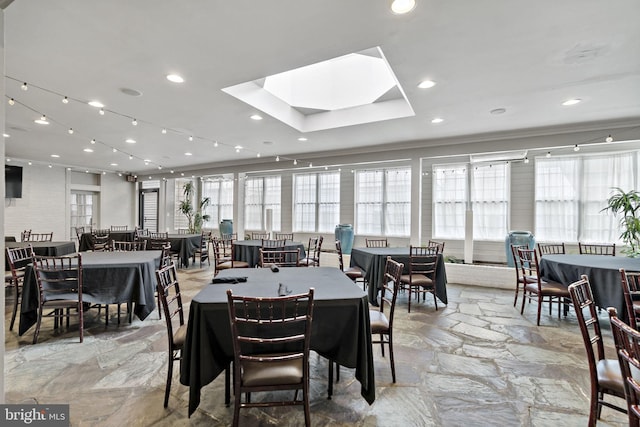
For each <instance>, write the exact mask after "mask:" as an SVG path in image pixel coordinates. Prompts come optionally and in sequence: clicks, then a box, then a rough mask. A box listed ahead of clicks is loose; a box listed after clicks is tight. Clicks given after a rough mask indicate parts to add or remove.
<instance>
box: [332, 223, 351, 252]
mask: <svg viewBox="0 0 640 427" xmlns="http://www.w3.org/2000/svg"><path fill="white" fill-rule="evenodd" d="M335 236H336V240H340V245H341V246H342V253H343V254H345V255H350V254H351V249H352V248H353V226H352V225H351V224H338V225H336V230H335Z"/></svg>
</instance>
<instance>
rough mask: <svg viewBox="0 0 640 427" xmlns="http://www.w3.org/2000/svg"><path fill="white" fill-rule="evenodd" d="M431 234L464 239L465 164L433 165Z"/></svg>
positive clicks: (442, 237)
mask: <svg viewBox="0 0 640 427" xmlns="http://www.w3.org/2000/svg"><path fill="white" fill-rule="evenodd" d="M432 177H433V236H434V237H435V238H439V239H464V221H465V210H466V209H465V207H466V202H467V194H468V192H467V165H466V164H455V165H434V166H433V169H432Z"/></svg>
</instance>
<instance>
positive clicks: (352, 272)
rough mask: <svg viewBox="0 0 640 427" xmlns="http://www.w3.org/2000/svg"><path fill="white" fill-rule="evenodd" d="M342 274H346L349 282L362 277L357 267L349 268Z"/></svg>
mask: <svg viewBox="0 0 640 427" xmlns="http://www.w3.org/2000/svg"><path fill="white" fill-rule="evenodd" d="M344 274H346V275H347V277H349V278H350V279H351V280H356V279H360V278H361V277H364V272H363V271H362V270H361V269H359V268H358V267H350V268H348V269H347V270H345V271H344Z"/></svg>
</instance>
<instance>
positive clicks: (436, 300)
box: [433, 289, 438, 311]
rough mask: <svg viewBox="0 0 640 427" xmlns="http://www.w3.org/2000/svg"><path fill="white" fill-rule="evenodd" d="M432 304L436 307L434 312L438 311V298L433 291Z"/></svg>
mask: <svg viewBox="0 0 640 427" xmlns="http://www.w3.org/2000/svg"><path fill="white" fill-rule="evenodd" d="M433 302H434V303H435V305H436V311H438V298H437V297H436V290H435V289H434V290H433Z"/></svg>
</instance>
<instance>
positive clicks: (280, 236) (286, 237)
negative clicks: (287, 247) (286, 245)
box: [273, 233, 293, 242]
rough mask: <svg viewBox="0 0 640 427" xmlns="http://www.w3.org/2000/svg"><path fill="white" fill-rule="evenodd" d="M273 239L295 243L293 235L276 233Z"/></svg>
mask: <svg viewBox="0 0 640 427" xmlns="http://www.w3.org/2000/svg"><path fill="white" fill-rule="evenodd" d="M273 237H274V238H275V239H276V240H289V241H290V242H293V233H275V234H274V236H273Z"/></svg>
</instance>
